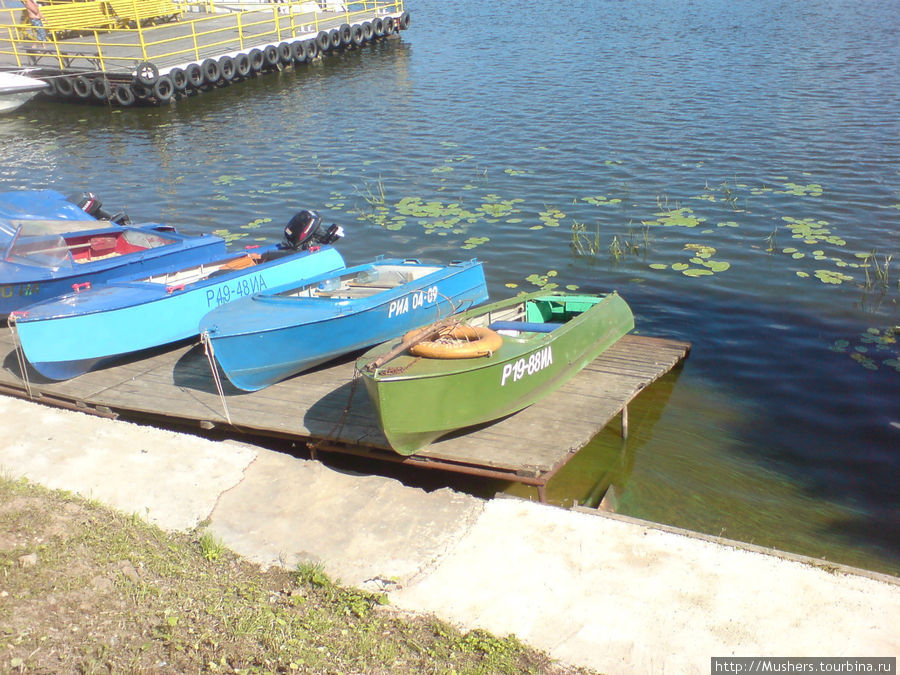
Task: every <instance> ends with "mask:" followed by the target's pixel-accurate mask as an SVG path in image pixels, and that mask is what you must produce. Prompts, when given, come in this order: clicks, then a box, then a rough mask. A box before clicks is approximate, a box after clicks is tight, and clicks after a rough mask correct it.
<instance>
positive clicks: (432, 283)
mask: <svg viewBox="0 0 900 675" xmlns="http://www.w3.org/2000/svg"><path fill="white" fill-rule="evenodd" d="M417 264H418V263H416V262H415V261H384V263H383V265H385V266H398V267H402V266H404V265H405V266H407V267H408V268H409V269H412V268H413V267H415V266H416V265H417ZM377 265H378V263H373V264H369V265H360V266H358V267H352V268H348V269H346V270H344V271H343V272H342V276H349V275H353V274H360V273H365V272H366V271H367V270H370V269H372V268H373V266H377ZM420 267H421V265H420ZM429 267H431V266H429ZM328 281H329V280H328V279H327V278H323V279H321V280H311V283H325V284H327V283H328ZM277 294H278V289H274V290H273V291H272V292H271V293H267V294H258V295H255V296H253V297H251V298H248V299H245V300H241V301H240V302H238V303H234V304H232V305H229V306H227V307H222V308H221V309H219V310H215V311H213V312H210V314H208V315H207V316H206V317H204V320H203V322H202V323H201V326H200V329H201V332H202V333H203V334H204V336H205V339H207V340H208V341H210V342H211V344H212V350H213V353H214V354H215V357H216V360H217V361H218V363H219V365H220V366H221V368H222V370H223V372H224V373H225V375H226V377H227V378H228V379H229V381H230V382H231V383H232V384H234V385H235V386H236V387H238V388H239V389H243V390H245V391H257V390H259V389H262V388H264V387H267V386H270V385H272V384H274V383H276V382H278V381H280V380H283V379H285V378H288V377H290V376H292V375H296V374H298V373H300V372H303V371H305V370H309V369H311V368H314V367H316V366H318V365H320V364H322V363H325V362H327V361H330V360H332V359H334V358H336V357H338V356H341V355H344V354H347V353H350V352H353V351H356V350H360V349H363V348H365V347H369V346H371V345H373V344H376V343H378V342H382V341H384V340H388V339H390V338H391V337H393V336H395V335H398V334H402V333H404V332H406V331H408V330H411V329H413V328H417V327H419V326H422V325H425V324H428V323H430V322H432V321H435V320H437V319H439V318H441V317H443V316H448V315H450V314H452V313H453V312H454V311H459V310H461V309H467V308H469V307H471V306H473V305H475V304H478V303H481V302H484V301H485V300H487V297H488V296H487V286H486V284H485V279H484V270H483V268H482V266H481V263H477V262H475V261H470V262H467V263H459V264H454V265H450V266H446V267H443V268H441V269H440V271H435V272H433V273H430V274H427V275H425V276H422V277H421V278H418V279H416V280H415V281H414V282H411V283H407V284H403V285H401V286H397V287H396V288H393V289H391V290H387V291H383V292H380V293H377V294H375V295H372V296H369V297H366V298H360V299H356V300H354V299H344V300H331V299H325V298H313V297H300V298H296V297H278V295H277Z"/></svg>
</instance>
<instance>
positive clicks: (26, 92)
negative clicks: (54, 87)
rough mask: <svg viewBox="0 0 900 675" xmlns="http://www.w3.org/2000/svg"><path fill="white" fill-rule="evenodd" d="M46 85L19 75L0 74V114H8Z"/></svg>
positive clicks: (32, 78) (41, 81)
mask: <svg viewBox="0 0 900 675" xmlns="http://www.w3.org/2000/svg"><path fill="white" fill-rule="evenodd" d="M46 88H47V83H46V82H44V81H43V80H38V79H36V78H34V77H28V76H27V75H21V74H19V73H11V72H0V112H10V111H12V110H15V109H16V108H18V107H19V106H21V105H23V104H25V103H26V102H27V101H29V100H30V99H31V97H32V96H35V95H36V94H37V93H38V92H39V91H42V90H44V89H46Z"/></svg>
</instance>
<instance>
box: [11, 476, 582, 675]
mask: <svg viewBox="0 0 900 675" xmlns="http://www.w3.org/2000/svg"><path fill="white" fill-rule="evenodd" d="M0 580H2V582H0V672H54V673H57V672H82V673H106V672H113V673H123V672H148V673H149V672H154V673H155V672H173V673H174V672H178V673H194V672H209V673H234V672H242V673H244V672H245V673H266V672H277V673H282V672H283V673H293V672H299V673H400V674H403V673H417V674H418V673H553V674H558V675H563V674H569V673H576V672H586V671H580V670H573V669H570V668H566V667H564V666H561V665H559V664H554V663H552V662H551V661H550V660H549V659H548V658H547V657H546V655H544V654H541V653H539V652H536V651H534V650H532V649H529V648H528V647H527V646H525V645H523V644H522V643H520V642H519V641H518V640H516V639H515V637H508V638H497V637H494V636H493V635H490V634H488V633H486V632H483V631H471V632H468V633H461V632H459V631H457V630H456V629H455V628H453V627H452V626H450V625H448V624H446V623H443V622H441V621H438V620H437V619H435V618H433V617H428V616H418V615H415V616H413V615H410V614H407V613H402V612H399V611H396V610H393V609H391V607H390V605H389V604H387V599H386V598H384V597H383V596H379V595H373V594H369V593H365V592H362V591H358V590H355V589H349V588H344V587H341V586H339V585H337V584H335V583H333V582H332V581H331V580H330V579H329V578H328V577H327V576H326V575H325V574H323V573H322V571H321V570H320V569H319V568H318V567H316V566H313V565H302V566H300V567H299V568H298V569H295V570H283V569H271V570H268V571H263V570H261V569H260V568H259V566H257V565H255V564H252V563H249V562H247V561H245V560H242V559H241V558H240V557H238V556H237V555H235V554H234V553H232V552H230V551H228V550H227V549H225V548H223V547H222V546H221V545H220V544H218V543H217V542H216V541H215V540H214V539H213V538H212V537H211V536H209V535H208V534H206V533H204V531H203V530H202V528H200V529H198V530H197V531H195V532H190V533H175V534H172V533H167V532H163V531H162V530H160V529H158V528H156V527H154V526H152V525H149V524H148V523H146V522H145V521H144V520H142V519H141V518H139V517H137V516H126V515H123V514H120V513H117V512H115V511H112V510H110V509H108V508H106V507H104V506H102V505H100V504H97V503H94V502H91V501H87V500H84V499H82V498H80V497H77V496H74V495H72V494H68V493H64V492H56V491H49V490H46V489H43V488H41V487H39V486H34V485H31V484H28V483H26V482H24V481H12V480H8V479H0Z"/></svg>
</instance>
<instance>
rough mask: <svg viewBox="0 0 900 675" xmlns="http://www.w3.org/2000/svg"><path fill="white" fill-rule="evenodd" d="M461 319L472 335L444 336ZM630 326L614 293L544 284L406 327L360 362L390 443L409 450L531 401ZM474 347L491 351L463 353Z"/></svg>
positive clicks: (399, 449)
mask: <svg viewBox="0 0 900 675" xmlns="http://www.w3.org/2000/svg"><path fill="white" fill-rule="evenodd" d="M458 325H462V326H467V327H470V328H469V329H467V330H468V331H469V332H471V333H472V337H474V338H477V339H476V340H475V342H474V343H472V342H466V341H464V340H458V339H452V338H447V337H440V336H439V333H443V334H444V335H446V334H447V333H448V332H450V331H452V330H455V331H456V333H455V334H456V335H457V337H459V336H460V335H461V333H460V329H459V328H455V327H456V326H458ZM632 328H634V316H633V315H632V313H631V309H630V308H629V306H628V304H627V303H626V302H625V301H624V300H623V299H622V298H621V297H620V296H619V294H618V293H615V292H613V293H609V294H606V295H577V294H566V293H546V292H538V293H532V294H530V295H520V296H518V297H515V298H511V299H508V300H503V301H501V302H496V303H493V304H490V305H485V306H483V307H478V308H475V309H471V310H469V311H467V312H463V313H462V314H457V315H455V316H453V317H451V318H449V319H445V320H444V321H441V322H438V323H436V324H433V325H432V326H430V327H427V328H425V329H421V330H419V331H413V332H411V333H407V334H406V335H405V336H403V338H398V339H396V340H392V341H389V342H385V343H383V344H381V345H378V346H377V347H373V348H372V349H370V350H369V351H368V352H366V353H365V354H364V355H363V356H362V357H360V359H359V360H358V362H357V364H356V365H357V368H358V369H359V372H360V373H361V374H362V378H363V381H364V382H365V385H366V389H367V390H368V392H369V396H370V397H371V399H372V402H373V403H374V405H375V408H376V411H377V413H378V420H379V424H380V425H381V428H382V430H383V431H384V435H385V437H386V438H387V440H388V442H389V443H390V444H391V447H392V448H393V449H394V450H395V451H396V452H398V453H400V454H401V455H411V454H413V453H415V452H416V451H418V450H420V449H421V448H423V447H424V446H426V445H428V444H429V443H432V442H433V441H435V440H437V439H438V438H440V437H441V436H443V435H444V434H447V433H449V432H452V431H455V430H457V429H462V428H465V427H469V426H472V425H476V424H482V423H484V422H490V421H492V420H496V419H499V418H501V417H504V416H506V415H510V414H512V413H514V412H517V411H519V410H521V409H522V408H525V407H527V406H529V405H531V404H532V403H534V402H535V401H537V400H539V399H541V398H543V397H544V396H546V395H547V394H549V393H550V392H552V391H553V390H555V389H557V388H558V387H560V386H561V385H562V384H563V383H565V382H566V381H568V380H569V379H570V378H571V377H572V376H573V375H575V373H577V372H578V371H580V370H581V369H582V368H584V367H585V366H586V365H587V364H588V363H590V362H591V361H593V360H594V359H595V358H597V356H599V355H600V353H601V352H603V351H604V350H606V349H607V348H609V347H610V345H612V344H613V343H615V342H616V341H617V340H618V339H619V338H621V337H622V336H624V335H625V334H626V333H628V332H629V331H630V330H631V329H632ZM462 332H466V331H465V330H463V331H462ZM475 332H477V335H476V334H475ZM498 336H499V337H498ZM417 343H418V346H417ZM482 345H483V346H484V347H483V348H482V347H481V346H482ZM410 349H412V350H413V352H417V351H418V352H419V353H425V354H429V353H432V352H434V353H435V354H440V356H441V357H440V358H429V357H428V356H416V355H415V353H411V352H410ZM456 349H458V350H459V352H461V354H460V353H453V352H454V350H456ZM478 351H480V352H482V353H485V355H483V356H472V357H470V358H459V356H464V355H465V353H466V352H478Z"/></svg>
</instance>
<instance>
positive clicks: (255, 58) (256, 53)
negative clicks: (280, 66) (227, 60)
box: [247, 47, 266, 73]
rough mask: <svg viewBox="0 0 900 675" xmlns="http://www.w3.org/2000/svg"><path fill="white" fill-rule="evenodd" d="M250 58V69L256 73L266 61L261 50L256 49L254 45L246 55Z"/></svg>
mask: <svg viewBox="0 0 900 675" xmlns="http://www.w3.org/2000/svg"><path fill="white" fill-rule="evenodd" d="M247 57H248V58H249V59H250V69H251V70H252V71H253V72H254V73H258V72H259V71H261V70H262V69H263V65H265V63H266V57H265V56H263V53H262V51H261V50H259V49H256V48H255V47H254V48H253V49H251V50H250V53H249V54H248V55H247Z"/></svg>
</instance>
